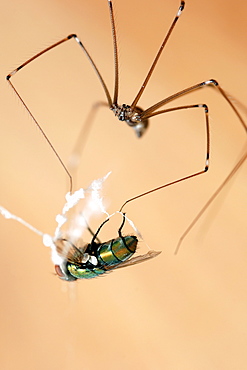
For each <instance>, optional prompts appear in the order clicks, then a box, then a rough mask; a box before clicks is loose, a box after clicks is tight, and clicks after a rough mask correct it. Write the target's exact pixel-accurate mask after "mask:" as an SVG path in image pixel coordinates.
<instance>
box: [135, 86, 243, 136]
mask: <svg viewBox="0 0 247 370" xmlns="http://www.w3.org/2000/svg"><path fill="white" fill-rule="evenodd" d="M205 86H213V87H215V88H216V89H217V90H218V91H219V92H220V94H221V95H222V96H223V97H224V99H225V100H226V101H227V102H228V104H229V105H230V106H231V108H232V109H233V111H234V112H235V114H236V115H237V117H238V119H239V120H240V122H241V124H242V126H243V128H244V130H245V131H247V126H246V123H245V121H244V119H243V118H242V116H241V114H240V113H239V111H238V110H237V108H236V107H235V106H234V104H233V103H232V102H231V100H230V98H229V97H228V95H227V93H226V92H225V91H224V90H223V89H222V88H221V87H220V85H219V83H218V82H217V81H216V80H213V79H211V80H207V81H203V82H201V83H199V84H196V85H193V86H190V87H188V88H186V89H184V90H181V91H179V92H177V93H175V94H173V95H171V96H168V97H167V98H165V99H163V100H161V101H160V102H158V103H156V104H154V105H152V106H151V107H149V108H148V109H146V110H145V111H143V112H142V113H141V114H140V118H141V119H147V118H150V117H153V116H154V115H155V113H154V112H155V111H156V110H157V109H159V108H161V107H162V106H164V105H165V104H167V103H170V102H171V101H173V100H175V99H177V98H179V97H181V96H183V95H186V94H189V93H191V92H192V91H196V90H198V89H201V88H203V87H205Z"/></svg>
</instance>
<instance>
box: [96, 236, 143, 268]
mask: <svg viewBox="0 0 247 370" xmlns="http://www.w3.org/2000/svg"><path fill="white" fill-rule="evenodd" d="M137 243H138V239H137V237H136V236H130V235H129V236H124V237H119V238H116V239H113V240H111V241H110V242H107V243H102V244H101V245H100V246H99V248H98V250H97V259H98V261H99V264H100V265H101V266H105V267H106V268H107V266H112V265H118V264H120V263H121V262H123V261H126V260H127V259H129V258H130V257H131V256H133V254H134V253H135V251H136V246H137Z"/></svg>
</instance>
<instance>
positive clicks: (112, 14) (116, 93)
mask: <svg viewBox="0 0 247 370" xmlns="http://www.w3.org/2000/svg"><path fill="white" fill-rule="evenodd" d="M108 5H109V10H110V18H111V28H112V39H113V49H114V65H115V86H114V96H113V105H116V104H117V103H118V90H119V71H118V48H117V36H116V27H115V20H114V13H113V6H112V2H111V1H110V0H108Z"/></svg>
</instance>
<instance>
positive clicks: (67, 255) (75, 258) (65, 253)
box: [56, 239, 87, 264]
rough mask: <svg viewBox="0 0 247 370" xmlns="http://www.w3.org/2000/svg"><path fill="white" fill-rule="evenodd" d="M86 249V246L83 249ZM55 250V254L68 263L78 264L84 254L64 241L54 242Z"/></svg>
mask: <svg viewBox="0 0 247 370" xmlns="http://www.w3.org/2000/svg"><path fill="white" fill-rule="evenodd" d="M86 247H87V245H85V249H86ZM85 249H84V250H85ZM56 250H57V253H58V254H59V255H60V256H61V257H62V258H64V259H65V260H67V261H68V262H71V263H74V264H80V263H81V262H82V260H83V255H84V252H83V251H82V250H81V249H78V248H77V247H76V246H75V245H74V244H73V243H71V242H70V241H68V240H66V239H57V240H56Z"/></svg>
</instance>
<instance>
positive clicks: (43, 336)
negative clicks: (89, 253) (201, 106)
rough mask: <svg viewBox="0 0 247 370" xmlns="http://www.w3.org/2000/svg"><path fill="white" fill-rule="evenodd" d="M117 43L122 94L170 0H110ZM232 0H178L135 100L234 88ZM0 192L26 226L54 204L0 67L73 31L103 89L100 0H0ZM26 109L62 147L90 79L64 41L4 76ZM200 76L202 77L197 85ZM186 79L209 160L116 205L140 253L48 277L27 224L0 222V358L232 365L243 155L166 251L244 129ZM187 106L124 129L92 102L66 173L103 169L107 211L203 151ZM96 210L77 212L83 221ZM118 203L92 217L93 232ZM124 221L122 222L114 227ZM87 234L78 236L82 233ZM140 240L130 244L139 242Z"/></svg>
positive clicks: (50, 167)
mask: <svg viewBox="0 0 247 370" xmlns="http://www.w3.org/2000/svg"><path fill="white" fill-rule="evenodd" d="M114 6H115V10H116V23H117V31H118V40H119V48H120V72H121V80H120V87H121V93H120V98H119V103H121V104H122V103H126V104H128V103H131V102H132V100H133V99H134V97H135V94H136V93H137V91H138V88H139V87H140V85H141V83H142V82H143V79H144V77H145V74H146V72H147V70H148V68H149V66H150V65H151V62H152V60H153V58H154V55H155V52H156V51H157V49H158V47H159V45H160V43H161V40H162V38H163V37H164V34H165V32H166V31H167V29H168V27H169V26H170V24H171V21H172V19H173V17H174V15H175V14H176V12H177V9H178V6H179V2H178V1H174V0H167V1H162V2H161V1H159V0H153V1H151V2H149V1H140V0H131V1H123V0H115V1H114ZM246 14H247V4H246V2H244V1H241V0H236V1H234V2H232V1H227V2H226V1H223V0H214V1H207V2H206V1H204V2H200V1H195V0H188V1H187V3H186V8H185V11H184V13H183V15H182V17H181V19H180V21H179V23H178V25H177V27H176V29H175V31H174V34H173V35H172V38H171V40H170V42H169V44H168V46H167V48H166V50H165V52H164V55H163V56H162V59H161V60H160V63H159V65H158V68H157V70H156V71H155V73H154V75H153V78H152V80H151V81H150V84H149V86H148V88H147V90H146V92H145V94H144V95H143V98H142V100H141V102H140V105H141V106H142V107H148V106H150V105H152V104H153V103H155V102H157V101H159V100H161V99H162V98H164V97H166V96H168V95H169V94H172V93H174V92H176V91H179V90H181V89H183V88H185V87H187V86H190V85H192V84H194V83H197V82H201V81H203V80H206V79H209V78H215V79H217V80H219V81H220V82H221V84H222V86H223V87H224V88H225V89H226V90H227V91H229V92H231V94H232V95H233V96H235V97H238V99H239V100H240V101H242V102H243V103H244V102H245V101H246V98H247V93H246V91H247V89H246V83H247V77H246V62H247V53H246V22H247V16H246ZM0 27H1V35H2V37H1V65H0V68H1V71H0V76H1V84H0V89H1V138H2V140H1V145H0V150H1V158H2V160H1V184H0V187H1V201H0V203H1V204H2V205H3V206H5V207H6V208H8V209H9V210H11V211H12V212H13V213H15V214H17V215H19V216H21V217H23V218H24V219H25V220H26V221H28V222H30V223H31V224H33V225H34V226H36V227H37V228H38V229H40V230H42V231H44V232H48V233H50V234H52V233H53V231H54V227H55V221H54V217H55V215H56V214H57V213H58V212H59V211H60V209H61V207H62V205H63V199H64V198H63V197H64V194H65V192H66V191H67V187H66V185H67V183H66V181H67V179H66V178H65V174H64V172H63V169H62V168H61V167H60V166H59V164H58V162H57V160H56V158H55V157H54V155H53V153H52V152H51V150H50V148H49V147H48V146H47V144H46V142H45V141H44V139H43V138H42V136H41V134H40V132H39V131H38V130H37V128H36V127H35V125H34V124H33V122H32V120H31V119H30V117H28V115H27V114H26V112H25V110H24V108H23V107H22V106H21V104H20V103H19V101H18V99H17V98H16V96H15V95H14V94H13V92H12V91H11V89H10V88H9V87H8V85H7V83H6V82H5V81H4V77H5V76H6V75H7V74H8V73H9V72H10V71H11V70H13V69H14V68H16V67H17V66H18V65H20V64H21V63H23V62H24V61H25V60H27V59H28V58H30V57H31V56H32V55H34V54H35V53H37V52H39V51H40V50H42V49H43V48H45V47H47V46H49V45H50V44H51V43H53V42H56V41H57V40H59V39H61V38H63V37H65V36H66V35H68V34H70V33H72V32H75V33H77V34H78V35H79V36H80V38H81V39H82V41H83V42H84V43H85V45H86V46H87V48H88V49H89V51H90V52H91V54H92V56H93V58H94V60H95V62H96V64H97V65H98V67H99V69H100V71H101V72H102V74H103V76H104V78H105V80H106V82H107V85H108V86H109V89H110V91H112V88H113V82H112V81H113V59H112V41H111V33H110V23H109V14H108V6H107V1H106V0H93V1H85V0H81V1H76V0H71V1H66V0H62V1H61V0H60V1H55V0H53V1H48V0H43V1H38V0H36V1H28V0H24V1H21V2H20V1H16V0H12V1H11V2H2V3H1V22H0ZM13 82H14V83H15V85H16V87H18V89H19V91H20V92H21V94H22V96H23V98H24V99H25V102H26V103H27V104H28V105H29V107H30V108H31V110H32V111H33V113H34V114H35V116H36V118H37V119H38V120H39V122H40V123H41V125H42V127H43V128H44V129H45V131H46V133H47V135H48V136H49V138H50V140H51V141H52V143H53V144H54V145H55V147H56V148H57V150H58V152H59V153H60V155H61V157H62V158H63V159H64V161H66V160H67V159H68V157H69V154H70V152H71V150H72V148H73V144H74V142H75V140H76V138H77V136H78V133H79V131H80V127H81V125H82V123H83V122H84V120H85V117H86V115H87V113H88V111H89V109H90V106H91V105H92V104H93V103H94V102H95V101H98V100H102V99H104V95H103V92H102V88H101V87H100V85H99V82H98V81H97V79H96V78H95V75H94V73H93V71H92V69H91V67H90V65H89V63H88V61H87V60H86V58H84V55H82V53H81V51H80V49H79V48H78V46H77V45H76V43H74V42H73V41H71V42H69V43H67V44H66V45H63V46H61V47H59V48H57V49H56V50H54V51H53V52H51V53H49V54H46V55H44V56H43V57H42V58H40V60H38V61H36V62H33V63H32V65H29V66H28V67H26V68H25V69H23V70H22V71H21V72H19V73H18V74H17V75H16V76H15V77H14V78H13ZM206 90H207V89H206ZM206 90H204V91H201V92H198V93H195V94H193V95H189V96H187V97H186V99H184V100H181V102H179V103H178V104H182V102H183V103H184V102H187V103H188V104H189V103H190V104H193V103H207V104H208V105H209V107H210V118H211V121H210V122H211V134H212V150H211V158H212V160H211V168H210V171H209V172H208V173H207V174H205V175H203V176H201V177H200V178H197V179H193V180H190V181H188V182H187V183H181V184H179V185H176V186H173V187H171V188H169V189H165V190H162V191H160V192H157V193H156V194H153V195H150V196H149V197H145V198H143V199H140V200H138V201H136V202H133V203H132V204H129V205H128V206H127V207H126V209H125V210H126V212H127V215H128V216H129V217H130V218H131V219H132V220H134V222H135V223H136V225H137V226H138V228H139V229H140V231H141V232H142V234H143V236H144V239H145V242H146V243H147V244H149V245H150V247H151V248H152V249H155V250H162V254H161V255H160V256H159V257H158V258H157V259H155V260H153V261H150V262H147V263H145V264H140V265H138V266H136V267H132V268H128V269H122V270H119V271H116V272H114V273H112V274H110V275H109V276H107V277H105V278H99V279H95V280H92V281H79V282H77V283H76V284H72V285H71V284H70V285H69V284H67V283H64V282H61V281H60V280H59V279H58V278H56V277H55V275H54V269H53V265H52V263H51V260H50V253H49V250H48V249H46V248H45V247H44V246H43V245H42V241H41V239H40V237H39V236H37V235H35V234H33V233H32V232H31V231H29V230H28V229H26V228H24V227H23V226H22V225H20V224H17V223H16V222H14V221H7V220H5V219H3V218H2V217H1V218H0V224H1V249H0V253H1V275H2V277H1V306H0V307H1V309H0V310H1V330H0V333H1V334H0V335H1V339H0V340H1V342H0V351H1V360H0V362H1V368H2V369H8V370H9V369H16V368H18V369H44V368H46V369H74V370H77V369H89V370H91V369H93V370H94V369H98V368H102V369H126V368H128V369H132V368H133V369H137V368H138V369H140V368H141V369H168V370H169V369H172V370H173V369H181V370H185V369H186V370H187V369H189V370H191V369H200V370H201V369H203V370H204V369H224V370H226V369H246V367H247V354H246V341H247V316H246V312H247V288H246V279H247V269H246V265H247V249H246V198H247V197H246V165H245V166H243V167H242V169H241V170H240V171H239V172H238V174H237V176H235V178H234V179H233V181H231V183H230V184H229V185H228V186H227V187H226V188H225V189H224V191H223V192H222V193H221V196H220V197H219V198H218V199H217V201H215V202H214V204H213V205H212V207H210V208H209V209H208V211H207V212H206V213H205V214H204V216H203V218H202V219H201V220H200V222H198V223H197V225H196V227H195V228H194V229H193V231H192V232H191V233H190V234H189V236H188V238H187V239H186V240H185V241H184V243H183V245H182V247H181V250H180V253H179V254H178V255H177V256H174V250H175V247H176V244H177V242H178V239H179V237H180V236H181V234H182V233H183V231H184V230H185V228H186V227H187V226H188V224H189V223H190V221H191V220H192V219H193V217H194V216H195V215H196V213H197V212H198V211H199V210H200V209H201V207H202V206H203V204H204V203H205V202H206V200H207V199H208V198H209V197H210V195H211V194H212V193H213V191H214V190H215V189H216V188H217V186H218V185H219V184H220V183H221V181H222V180H223V179H224V178H225V177H226V175H227V174H228V173H229V171H230V170H231V169H232V168H233V166H234V164H235V163H236V162H237V159H238V158H240V155H241V153H243V145H244V141H245V136H244V131H243V130H242V128H241V126H240V123H239V122H238V120H237V119H236V117H235V116H234V115H233V114H232V112H231V110H230V109H229V107H228V106H227V104H226V103H225V102H224V101H223V99H222V98H221V97H220V96H219V94H217V92H215V91H214V90H213V89H210V88H209V89H208V90H207V91H206ZM203 122H204V121H203V116H202V115H200V114H196V113H193V114H192V113H191V112H190V113H188V112H186V113H183V114H182V115H176V114H173V115H172V114H170V115H166V116H163V117H159V118H158V117H157V118H154V119H153V120H152V121H151V124H150V129H149V131H148V132H147V134H146V135H145V137H143V139H141V140H140V141H138V140H137V139H136V138H135V136H134V133H133V132H132V131H131V130H130V129H129V128H128V127H126V125H125V124H121V123H120V122H118V121H117V120H116V119H114V117H113V115H112V113H111V112H109V111H108V110H105V111H104V110H101V111H100V112H99V114H98V116H97V119H96V122H95V124H94V126H93V129H92V133H91V136H90V139H89V141H88V142H87V146H86V150H85V153H84V156H83V162H82V165H81V167H80V173H79V177H78V186H81V187H86V186H87V185H88V184H89V183H90V182H91V181H92V180H93V179H95V178H99V177H102V176H103V175H104V174H106V172H108V171H109V170H112V171H113V173H112V175H111V177H110V178H109V180H108V181H107V183H106V187H105V188H104V194H105V196H106V199H107V201H109V203H110V205H109V212H114V211H115V210H117V209H119V207H120V205H121V204H122V203H123V202H124V201H125V200H126V199H128V198H129V197H132V196H134V195H136V194H138V193H140V192H144V191H146V190H148V189H150V188H153V187H155V186H159V185H161V184H162V183H166V182H170V181H173V180H175V179H177V178H179V177H182V176H186V175H188V174H190V173H192V172H193V171H198V170H200V169H202V168H203V165H204V143H205V135H204V123H203ZM99 222H100V220H98V219H96V220H95V219H93V220H91V225H92V227H93V228H94V229H96V228H97V225H98V224H99ZM119 222H120V219H117V220H116V222H115V223H114V222H112V223H111V224H110V225H108V226H107V227H106V228H104V229H103V230H102V234H101V235H102V236H101V238H102V239H104V240H108V239H110V238H113V237H115V236H116V234H117V227H118V225H119ZM125 232H126V233H128V232H131V231H130V230H129V229H128V227H127V228H126V229H125ZM87 241H89V238H87ZM140 245H141V248H140V251H141V252H143V253H145V252H146V249H145V248H146V247H145V245H144V243H140Z"/></svg>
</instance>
